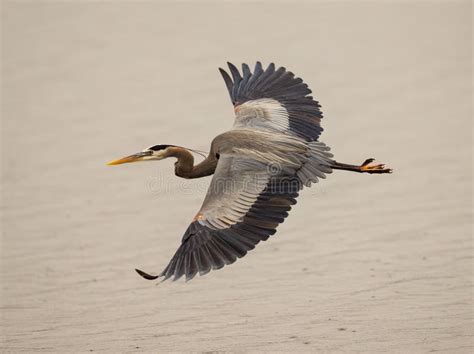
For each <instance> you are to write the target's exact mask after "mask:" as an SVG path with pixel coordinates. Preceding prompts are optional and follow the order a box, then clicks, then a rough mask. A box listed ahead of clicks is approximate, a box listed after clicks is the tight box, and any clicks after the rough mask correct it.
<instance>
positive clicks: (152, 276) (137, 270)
mask: <svg viewBox="0 0 474 354" xmlns="http://www.w3.org/2000/svg"><path fill="white" fill-rule="evenodd" d="M135 271H136V272H137V273H138V274H140V276H142V277H143V278H145V279H147V280H155V279H158V278H159V277H160V276H159V275H150V274H148V273H145V272H144V271H143V270H140V269H136V268H135Z"/></svg>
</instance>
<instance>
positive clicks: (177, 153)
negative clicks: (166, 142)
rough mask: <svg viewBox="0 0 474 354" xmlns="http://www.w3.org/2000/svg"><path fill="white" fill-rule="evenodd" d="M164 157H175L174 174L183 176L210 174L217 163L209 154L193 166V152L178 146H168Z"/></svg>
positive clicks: (191, 176)
mask: <svg viewBox="0 0 474 354" xmlns="http://www.w3.org/2000/svg"><path fill="white" fill-rule="evenodd" d="M166 157H176V159H177V161H176V163H175V174H176V176H178V177H183V178H198V177H204V176H209V175H212V174H213V173H214V171H215V169H216V165H217V159H216V158H215V157H214V156H212V155H209V156H208V157H207V158H206V159H205V160H204V161H202V162H201V163H199V164H197V165H196V166H194V156H193V154H192V153H191V152H190V151H189V150H188V149H185V148H183V147H179V146H172V147H169V148H168V149H167V152H166Z"/></svg>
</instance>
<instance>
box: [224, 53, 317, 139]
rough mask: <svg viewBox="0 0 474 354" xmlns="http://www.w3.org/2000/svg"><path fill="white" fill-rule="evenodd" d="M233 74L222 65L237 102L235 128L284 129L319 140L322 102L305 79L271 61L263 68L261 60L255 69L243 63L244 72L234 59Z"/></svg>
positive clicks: (231, 69) (232, 97)
mask: <svg viewBox="0 0 474 354" xmlns="http://www.w3.org/2000/svg"><path fill="white" fill-rule="evenodd" d="M227 64H228V66H229V70H230V73H231V75H232V78H231V77H230V76H229V74H228V73H227V72H226V71H225V70H223V69H221V68H219V71H220V72H221V74H222V77H223V78H224V81H225V84H226V86H227V90H228V91H229V95H230V98H231V100H232V103H233V105H234V110H235V115H236V117H235V123H234V129H239V128H247V129H255V130H261V131H269V132H280V133H286V134H291V135H294V136H297V137H299V138H301V139H304V140H305V141H315V140H317V139H318V137H319V136H320V135H321V132H322V131H323V128H322V127H321V124H320V123H321V118H322V117H323V114H322V112H321V110H320V109H319V108H320V107H321V106H320V105H319V103H318V102H317V101H315V100H314V99H313V97H312V96H309V94H310V93H311V90H310V89H309V88H308V85H306V84H305V83H304V82H303V80H302V79H300V78H297V77H295V75H294V74H293V73H292V72H290V71H287V70H286V69H285V68H284V67H280V68H278V69H275V64H273V63H271V64H270V65H269V66H268V67H267V69H265V70H263V68H262V64H261V63H260V62H257V64H256V65H255V69H254V71H253V73H252V72H251V71H250V69H249V67H248V65H247V64H242V75H241V74H240V72H239V70H238V69H237V68H236V67H235V66H234V65H233V64H231V63H227Z"/></svg>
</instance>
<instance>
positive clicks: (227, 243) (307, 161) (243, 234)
mask: <svg viewBox="0 0 474 354" xmlns="http://www.w3.org/2000/svg"><path fill="white" fill-rule="evenodd" d="M216 140H220V150H219V153H220V158H219V162H218V164H217V168H216V171H215V173H214V176H213V178H212V181H211V184H210V186H209V190H208V192H207V195H206V198H205V200H204V202H203V205H202V207H201V209H200V210H199V212H198V213H197V215H196V216H195V218H194V219H193V221H192V223H191V224H190V225H189V227H188V229H187V230H186V232H185V234H184V236H183V238H182V243H181V245H180V247H179V248H178V250H177V251H176V253H175V255H174V256H173V258H172V259H171V261H170V262H169V264H168V266H167V267H166V268H165V269H164V270H163V271H162V272H161V273H160V274H159V275H158V276H151V275H148V274H146V273H144V272H142V271H138V270H137V271H138V273H139V274H140V275H142V276H143V277H145V278H146V279H156V278H158V277H162V278H163V280H166V279H168V278H173V280H177V279H179V278H181V277H182V276H185V277H186V280H190V279H192V278H193V277H194V276H195V275H196V274H197V273H200V274H201V275H203V274H206V273H208V272H209V271H210V270H211V269H220V268H222V267H223V266H224V265H226V264H231V263H233V262H235V261H236V259H237V258H241V257H243V256H245V255H246V253H247V252H248V251H249V250H251V249H253V248H254V247H255V245H257V244H258V243H259V242H260V241H264V240H266V239H268V237H269V236H270V235H273V234H274V233H275V232H276V228H277V226H278V225H279V224H280V223H282V222H283V221H284V220H285V218H286V217H287V216H288V212H289V211H290V209H291V206H292V205H293V204H295V203H296V197H297V196H298V192H299V190H300V189H301V188H302V185H303V184H305V185H308V184H310V183H311V182H317V180H318V177H319V178H324V174H325V173H330V172H331V169H330V167H329V164H330V162H329V157H330V154H329V153H328V152H327V151H326V150H325V149H326V147H325V145H324V144H322V143H319V142H312V143H303V142H301V141H299V140H298V139H297V138H294V137H290V136H288V137H285V136H284V135H283V136H282V135H280V136H273V135H272V134H266V133H261V132H260V133H256V132H251V131H247V132H244V131H231V132H228V133H224V134H222V135H220V136H218V137H217V138H216ZM224 145H226V146H224Z"/></svg>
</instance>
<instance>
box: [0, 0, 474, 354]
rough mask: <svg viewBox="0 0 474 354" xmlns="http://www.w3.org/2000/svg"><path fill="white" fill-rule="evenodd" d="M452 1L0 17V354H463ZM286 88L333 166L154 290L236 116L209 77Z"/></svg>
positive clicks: (467, 87)
mask: <svg viewBox="0 0 474 354" xmlns="http://www.w3.org/2000/svg"><path fill="white" fill-rule="evenodd" d="M471 6H472V5H471V3H470V2H469V1H465V2H456V1H452V2H426V1H423V2H416V1H413V2H382V3H376V2H363V1H350V2H344V1H341V2H336V3H330V2H314V3H310V2H304V3H297V2H267V3H251V2H225V3H221V2H201V3H199V2H191V1H189V2H180V3H171V2H158V1H155V2H152V1H149V2H145V1H137V2H132V1H129V2H125V1H122V2H120V1H116V2H112V1H104V2H97V1H63V2H60V1H34V2H33V1H31V2H27V1H2V239H1V259H2V263H1V286H2V290H1V316H2V318H1V328H2V329H1V338H2V339H1V347H0V349H1V351H3V352H20V351H25V352H32V351H45V352H69V351H72V352H87V351H113V352H127V351H154V352H163V351H190V350H193V351H313V352H314V351H319V352H322V351H324V352H344V351H359V352H431V351H434V352H436V351H440V352H448V353H468V352H472V350H473V338H472V334H473V333H474V331H473V330H474V328H473V293H472V289H473V288H472V280H473V260H472V255H473V250H472V226H473V222H472V220H473V219H472V218H473V216H472V82H471V78H472V76H471V75H472V66H471V65H472V55H471V49H472V44H471V41H472V27H471V26H472V19H471V16H472V9H471ZM227 60H229V61H232V62H233V63H235V64H240V63H241V62H247V63H249V64H252V65H253V64H254V63H255V61H256V60H261V61H262V62H263V63H264V64H268V63H269V62H271V61H273V62H275V63H276V64H277V65H282V66H286V67H287V68H288V69H290V70H292V71H293V72H294V73H295V74H297V75H298V76H300V77H302V78H304V79H305V81H306V82H307V83H308V84H309V85H310V87H311V88H312V89H313V91H314V95H315V96H316V97H317V98H318V99H319V100H320V102H321V104H322V106H323V111H324V113H325V118H324V127H325V129H326V130H325V132H324V133H323V136H322V139H321V140H323V141H324V142H326V143H327V144H329V145H330V146H331V147H332V149H333V152H334V153H335V155H336V157H337V159H338V160H340V161H344V162H353V163H359V162H361V161H362V160H363V159H365V158H367V157H372V156H373V157H376V158H378V159H379V160H380V161H382V162H385V163H387V164H389V165H390V166H391V167H393V168H394V169H395V173H394V174H393V175H390V176H367V175H358V174H351V173H344V172H340V171H339V172H335V173H334V174H333V175H331V176H330V178H328V180H326V181H323V182H322V183H320V184H318V185H316V186H315V187H314V188H312V189H311V190H305V191H304V192H303V193H302V194H301V196H300V198H299V203H298V205H296V206H295V208H294V209H293V211H292V215H291V216H290V217H289V218H288V219H287V221H286V222H285V223H284V224H283V225H282V226H281V227H280V228H279V232H278V233H277V235H276V236H274V237H272V238H271V239H270V240H269V241H267V242H265V243H262V244H260V245H259V246H258V247H257V248H256V249H255V250H254V251H252V252H250V253H249V255H247V256H246V257H245V258H243V259H241V260H239V261H238V262H236V263H235V264H233V265H232V266H229V267H226V268H224V269H223V270H220V271H216V272H212V273H211V274H208V275H207V276H205V277H202V278H200V277H198V278H196V279H195V280H193V281H192V282H189V283H184V282H177V283H171V282H167V283H164V284H161V285H160V286H155V285H154V283H153V282H147V281H145V280H143V279H141V278H140V277H139V276H137V274H135V272H134V271H133V269H134V268H135V267H139V268H142V269H144V270H147V271H150V272H158V271H161V270H162V268H163V267H164V266H166V264H167V262H168V261H169V259H170V257H171V256H172V255H173V253H174V251H175V250H176V248H177V247H178V245H179V242H180V239H181V236H182V234H183V232H184V231H185V229H186V228H187V225H188V224H189V222H190V220H191V218H192V216H193V215H194V213H195V212H196V211H197V210H198V208H199V206H200V203H201V202H202V199H203V196H204V194H205V191H206V187H207V184H208V183H209V179H204V180H200V181H184V180H179V179H177V178H176V177H175V176H174V174H173V164H172V161H163V162H157V163H143V164H136V165H124V166H120V167H115V168H112V167H107V166H105V162H106V161H108V160H110V159H113V158H117V157H121V156H123V155H126V154H129V153H134V152H136V151H139V150H141V149H143V148H146V147H148V146H150V145H153V144H159V143H162V144H163V143H172V144H178V145H184V146H187V147H191V148H197V149H202V150H207V149H208V147H209V144H210V141H211V140H212V138H213V137H214V136H216V135H217V134H219V133H221V132H223V131H225V130H227V129H229V128H230V127H231V125H232V121H233V111H232V107H231V104H230V100H229V98H228V95H227V92H226V89H225V86H224V83H223V81H222V79H221V77H220V75H219V73H218V71H217V67H218V66H223V65H225V62H226V61H227Z"/></svg>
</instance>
